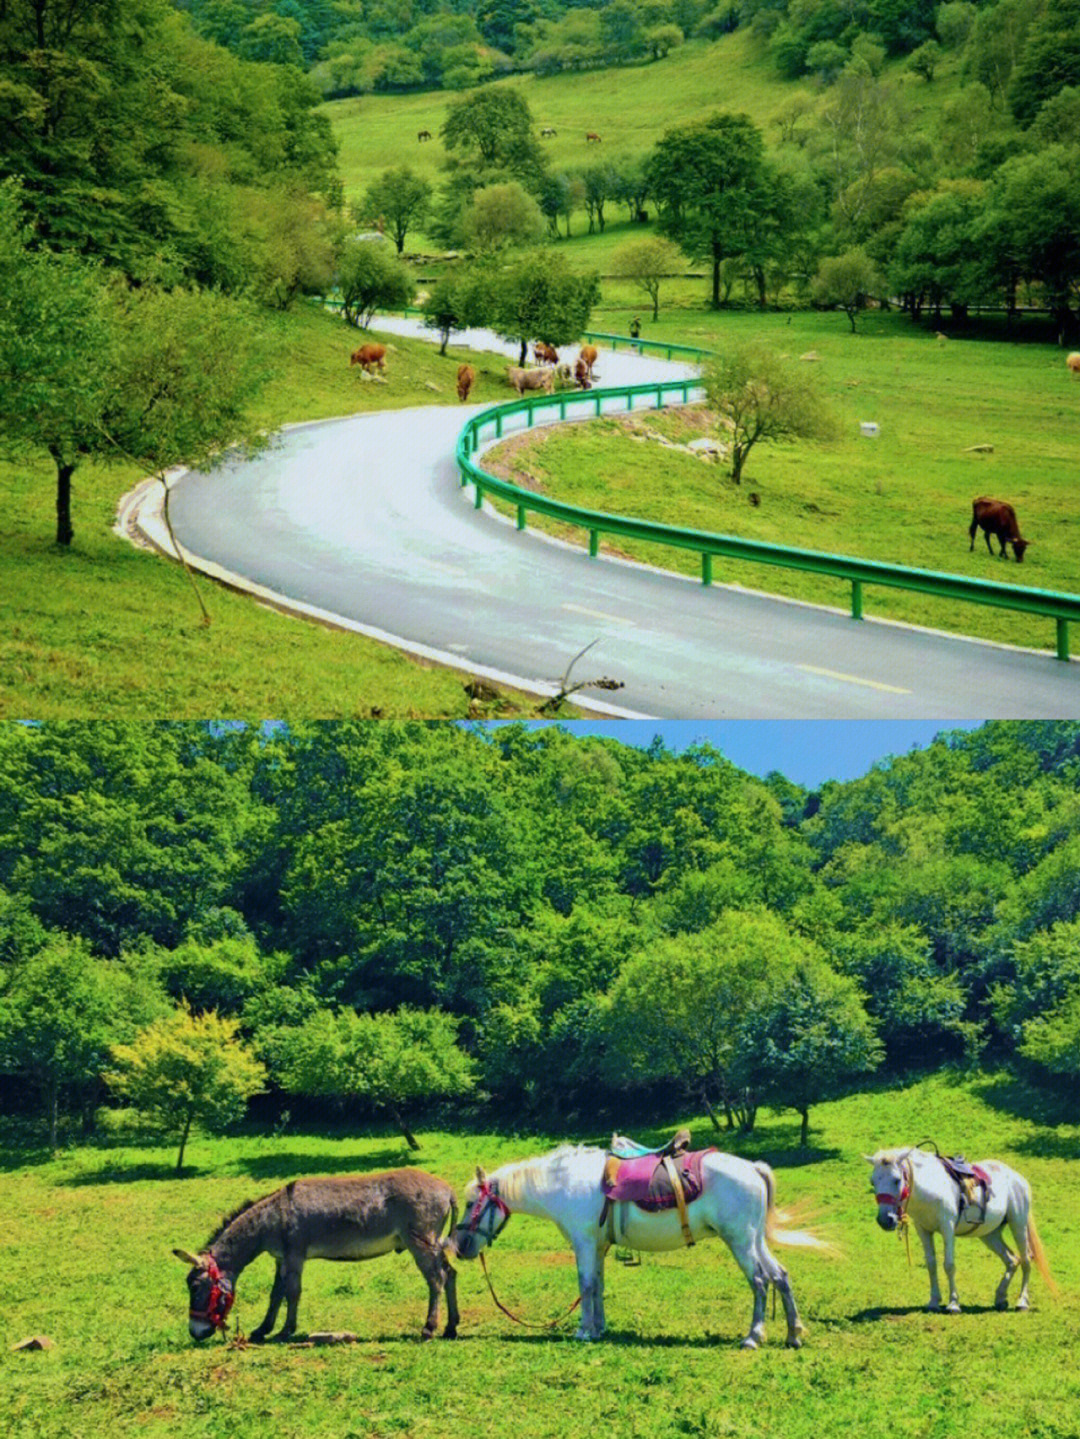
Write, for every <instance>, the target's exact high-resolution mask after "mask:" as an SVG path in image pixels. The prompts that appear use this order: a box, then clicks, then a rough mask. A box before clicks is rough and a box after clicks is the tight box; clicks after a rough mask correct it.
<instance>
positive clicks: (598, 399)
mask: <svg viewBox="0 0 1080 1439" xmlns="http://www.w3.org/2000/svg"><path fill="white" fill-rule="evenodd" d="M593 398H594V399H595V401H596V413H597V416H598V417H599V414H600V396H599V395H594V396H593Z"/></svg>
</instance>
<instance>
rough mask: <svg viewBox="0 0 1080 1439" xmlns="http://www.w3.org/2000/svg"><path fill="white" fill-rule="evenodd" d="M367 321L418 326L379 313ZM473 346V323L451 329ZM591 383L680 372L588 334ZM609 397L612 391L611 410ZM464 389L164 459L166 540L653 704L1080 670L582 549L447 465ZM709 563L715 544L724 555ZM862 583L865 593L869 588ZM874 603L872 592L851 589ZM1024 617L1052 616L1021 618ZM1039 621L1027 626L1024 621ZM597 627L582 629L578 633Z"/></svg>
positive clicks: (746, 706) (464, 645)
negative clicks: (227, 451)
mask: <svg viewBox="0 0 1080 1439" xmlns="http://www.w3.org/2000/svg"><path fill="white" fill-rule="evenodd" d="M378 328H379V329H380V330H383V331H395V332H399V333H413V334H415V333H418V332H419V331H418V326H417V325H416V323H415V322H409V321H393V320H385V321H381V322H379V326H378ZM462 338H463V339H464V340H465V342H471V343H473V344H474V345H475V346H476V347H477V348H480V349H485V350H493V349H505V348H506V347H505V346H502V345H501V344H500V342H498V341H497V340H495V338H494V337H493V336H491V335H486V334H477V335H466V336H465V337H457V336H455V346H460V345H461V343H462ZM597 369H598V371H599V372H600V376H601V378H600V383H601V384H609V385H610V384H622V383H628V382H631V383H632V382H636V381H645V380H650V379H658V378H664V379H668V378H673V377H678V376H681V375H684V374H689V373H693V372H692V371H691V370H689V369H688V368H687V367H686V366H682V365H677V364H669V363H666V362H663V361H659V360H656V359H653V358H649V357H642V356H638V355H635V354H630V353H626V354H624V353H622V352H619V353H617V354H611V353H601V356H600V361H599V363H598V366H597ZM624 404H625V402H622V405H620V408H622V406H623V405H624ZM473 412H474V410H473V407H468V406H452V407H446V406H429V407H425V408H421V409H418V410H393V411H387V412H383V413H375V414H366V415H361V416H355V417H353V418H350V419H345V420H334V421H328V422H325V423H321V424H316V425H309V426H304V427H301V428H299V429H294V430H291V431H288V432H287V433H286V434H285V435H284V436H283V438H282V439H281V440H280V442H278V443H276V444H275V445H274V446H273V447H272V448H271V449H270V450H268V451H267V452H266V453H264V454H263V455H261V456H259V457H258V458H256V459H255V460H253V461H248V462H241V463H234V464H229V465H226V466H224V467H222V468H220V469H217V470H214V471H212V472H211V473H209V474H199V473H191V474H188V475H185V476H184V477H182V478H181V479H180V480H179V481H178V482H177V483H176V486H175V488H174V490H173V495H172V501H171V511H172V518H173V523H174V526H175V529H176V531H177V534H178V535H179V537H180V540H181V542H182V543H183V544H184V546H185V548H186V549H188V550H189V551H190V552H191V554H192V555H194V556H197V557H199V559H201V560H206V561H210V562H213V564H214V565H215V566H217V567H219V569H220V570H223V571H225V572H227V573H228V574H229V575H231V576H234V577H236V576H242V577H245V578H246V579H248V580H251V581H254V582H255V583H256V584H257V585H259V586H261V587H263V588H264V589H266V590H269V591H271V592H273V593H274V594H276V595H279V596H281V597H284V598H287V599H288V600H290V601H292V602H294V603H296V604H298V605H299V606H300V607H302V608H303V607H310V608H311V609H312V610H313V611H314V612H316V613H319V614H322V615H331V616H337V617H340V618H341V619H342V620H344V621H345V622H347V623H348V624H349V625H350V626H351V627H352V628H355V629H358V630H360V631H362V632H365V633H369V634H374V635H377V636H378V637H379V638H383V639H387V640H389V641H391V642H392V643H395V644H397V645H399V646H400V647H402V648H404V649H407V650H411V651H413V652H416V653H420V654H424V655H427V656H429V657H432V658H435V659H440V660H443V661H445V662H446V663H449V664H453V665H455V666H456V667H458V668H460V669H462V670H465V671H466V672H472V673H476V674H480V675H483V676H486V677H490V678H494V679H496V680H498V679H501V680H503V681H505V682H513V683H516V684H518V685H520V686H522V687H524V688H526V689H536V688H540V689H541V690H547V689H549V687H550V686H551V685H553V684H557V683H558V682H559V680H560V678H561V677H562V676H563V674H564V672H565V671H566V670H567V667H568V665H570V663H571V661H573V660H574V657H575V656H576V655H577V654H578V653H579V651H581V650H583V649H584V648H585V647H586V646H588V645H592V648H591V649H589V651H588V653H587V654H586V655H584V656H583V657H582V658H581V659H579V660H578V661H577V662H576V663H575V664H574V667H573V670H572V672H571V680H572V681H577V680H584V679H596V678H599V677H601V676H603V677H606V678H610V679H613V680H617V681H621V682H622V685H623V688H621V689H619V690H617V691H610V692H609V691H605V690H587V689H586V690H583V691H580V692H578V693H577V694H576V695H575V696H574V698H575V702H579V703H581V704H583V705H592V704H596V705H597V707H598V708H600V709H601V710H605V711H606V712H608V713H624V714H628V715H630V714H633V715H645V716H650V717H656V718H697V717H700V718H703V719H704V718H718V717H724V718H746V719H750V718H807V719H814V718H853V719H854V718H884V717H905V716H910V717H918V718H928V719H942V720H949V719H962V718H997V717H1012V718H1061V717H1065V716H1075V715H1076V714H1077V713H1080V668H1078V666H1077V665H1076V664H1074V663H1070V664H1062V663H1059V662H1058V661H1056V660H1055V659H1054V658H1053V657H1052V656H1051V655H1050V654H1049V653H1047V654H1031V653H1028V652H1026V651H1022V650H1015V649H1008V648H1005V647H1002V646H996V645H990V644H984V643H979V642H976V641H972V640H965V639H961V638H957V637H955V636H947V635H942V634H938V633H936V632H932V631H927V630H919V629H913V628H910V627H907V626H903V625H896V624H888V623H884V622H876V621H873V620H863V621H854V620H852V619H850V618H849V617H848V616H847V615H846V614H842V613H837V612H834V611H831V610H828V609H824V608H821V607H818V606H811V605H803V604H796V603H792V602H788V601H784V600H778V599H774V598H771V597H767V596H764V595H758V594H754V593H751V592H747V591H745V590H741V589H738V588H733V587H728V586H725V585H722V584H719V583H717V584H714V585H713V586H712V588H709V589H706V588H705V587H704V586H702V585H701V584H700V583H698V582H697V581H695V580H691V579H687V578H684V577H680V576H677V575H672V574H669V573H666V572H663V571H659V570H651V569H648V568H646V567H644V566H641V565H636V564H631V563H628V562H626V561H620V560H613V559H608V558H604V557H603V556H601V558H599V559H595V560H593V559H590V558H589V557H588V555H587V553H585V552H584V551H583V550H580V549H577V548H574V547H571V546H568V545H564V544H561V543H559V542H557V541H554V540H551V539H548V538H545V537H544V536H542V535H539V534H537V533H535V532H532V531H526V532H524V533H518V532H517V531H516V530H515V528H514V527H513V525H512V524H510V523H508V522H506V521H504V520H502V519H500V518H499V517H498V516H496V515H495V514H494V513H493V512H492V511H490V510H489V509H487V508H485V509H484V510H481V511H477V510H476V509H475V508H474V506H473V491H472V490H471V489H462V488H461V486H460V483H459V481H458V476H457V472H456V469H455V466H454V463H453V451H454V444H455V442H456V439H457V435H458V433H459V432H460V429H461V427H462V425H463V423H464V422H465V419H466V418H467V416H468V415H469V414H470V413H473ZM722 563H723V562H722V561H720V560H717V561H716V562H715V567H716V573H717V575H718V576H719V575H720V574H721V573H722ZM871 596H872V592H871ZM870 602H871V603H872V598H871V599H870ZM1032 624H1033V626H1035V625H1039V626H1045V627H1047V628H1050V627H1051V624H1052V622H1051V621H1049V620H1039V619H1035V618H1033V619H1032ZM1040 633H1041V632H1040ZM594 642H595V643H594Z"/></svg>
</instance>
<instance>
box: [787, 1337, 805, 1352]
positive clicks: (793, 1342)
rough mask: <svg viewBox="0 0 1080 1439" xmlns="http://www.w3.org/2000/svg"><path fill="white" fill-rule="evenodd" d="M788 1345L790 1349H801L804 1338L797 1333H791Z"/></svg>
mask: <svg viewBox="0 0 1080 1439" xmlns="http://www.w3.org/2000/svg"><path fill="white" fill-rule="evenodd" d="M787 1347H788V1348H789V1349H801V1348H802V1340H801V1339H800V1338H799V1336H798V1335H797V1334H789V1335H788V1338H787Z"/></svg>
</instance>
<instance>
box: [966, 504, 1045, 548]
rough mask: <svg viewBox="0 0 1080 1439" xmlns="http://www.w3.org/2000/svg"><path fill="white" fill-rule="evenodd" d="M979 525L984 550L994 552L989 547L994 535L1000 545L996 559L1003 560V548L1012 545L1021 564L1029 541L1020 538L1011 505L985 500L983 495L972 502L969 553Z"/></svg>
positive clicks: (1018, 527)
mask: <svg viewBox="0 0 1080 1439" xmlns="http://www.w3.org/2000/svg"><path fill="white" fill-rule="evenodd" d="M980 525H981V526H982V530H983V535H984V537H985V539H986V548H987V549H988V550H989V551H990V553H991V554H993V553H994V551H993V549H991V546H990V536H991V535H995V536H996V537H997V540H998V543H999V544H1000V545H1001V551H1000V554H999V556H998V558H999V559H1005V558H1006V554H1005V546H1006V545H1012V547H1013V554H1014V555H1015V556H1016V560H1017V563H1018V564H1019V563H1020V562H1022V560H1023V558H1024V551H1025V550H1026V549H1027V547H1028V545H1029V544H1030V543H1031V541H1030V540H1025V539H1024V538H1022V536H1021V534H1020V526H1019V524H1018V523H1017V520H1016V511H1015V510H1014V509H1013V507H1012V505H1007V504H1006V503H1005V501H1004V500H991V499H987V497H986V496H985V495H983V496H982V497H981V498H980V499H977V500H972V502H971V525H970V526H969V528H968V534H969V535H970V536H971V544H970V545H968V552H969V553H970V552H971V551H972V550H973V549H974V548H975V533H976V531H977V530H978V528H979V526H980Z"/></svg>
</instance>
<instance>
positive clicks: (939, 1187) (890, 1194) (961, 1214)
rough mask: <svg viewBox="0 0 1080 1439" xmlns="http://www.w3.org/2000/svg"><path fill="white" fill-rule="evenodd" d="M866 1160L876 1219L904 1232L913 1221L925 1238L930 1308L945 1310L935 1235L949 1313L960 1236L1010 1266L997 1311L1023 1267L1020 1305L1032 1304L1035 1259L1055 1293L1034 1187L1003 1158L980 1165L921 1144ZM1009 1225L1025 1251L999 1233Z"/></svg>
mask: <svg viewBox="0 0 1080 1439" xmlns="http://www.w3.org/2000/svg"><path fill="white" fill-rule="evenodd" d="M863 1158H864V1159H865V1160H866V1162H867V1163H868V1164H870V1165H871V1166H872V1168H873V1173H872V1175H871V1179H870V1183H871V1187H872V1188H873V1191H874V1197H875V1198H876V1200H877V1205H878V1212H877V1222H878V1224H879V1225H880V1226H881V1228H882V1229H885V1230H890V1231H895V1230H898V1229H903V1227H904V1226H905V1225H906V1224H907V1223H908V1222H910V1223H911V1224H912V1225H914V1227H915V1232H916V1234H917V1235H918V1236H919V1238H920V1239H921V1241H922V1247H923V1253H924V1255H925V1256H926V1267H927V1269H928V1270H929V1271H930V1303H929V1305H928V1306H927V1307H928V1308H929V1309H930V1310H932V1311H933V1310H939V1309H940V1308H941V1290H940V1288H939V1287H938V1272H937V1251H936V1249H935V1246H934V1235H935V1234H940V1235H941V1241H942V1248H943V1250H944V1263H945V1276H946V1278H947V1279H948V1281H949V1302H948V1304H947V1305H946V1310H947V1312H948V1313H950V1314H959V1313H960V1298H959V1295H958V1294H957V1292H956V1257H955V1251H956V1240H957V1238H961V1239H965V1238H974V1239H981V1240H982V1241H983V1243H984V1244H985V1245H986V1246H987V1248H989V1249H992V1250H993V1251H994V1253H995V1254H996V1255H997V1256H998V1258H999V1259H1000V1260H1001V1262H1002V1263H1003V1264H1004V1265H1005V1273H1004V1275H1003V1276H1002V1279H1001V1283H1000V1284H999V1285H998V1287H997V1292H996V1293H995V1295H994V1303H995V1305H996V1307H997V1308H998V1309H1007V1308H1008V1307H1009V1297H1008V1295H1009V1283H1010V1281H1011V1279H1012V1277H1013V1275H1014V1274H1015V1273H1016V1270H1017V1268H1020V1269H1021V1270H1022V1272H1023V1281H1022V1283H1021V1286H1020V1297H1019V1298H1018V1300H1017V1301H1016V1307H1017V1309H1026V1308H1027V1307H1028V1280H1029V1278H1030V1276H1031V1265H1032V1261H1034V1262H1035V1264H1037V1265H1038V1267H1039V1272H1040V1273H1041V1274H1042V1276H1043V1278H1044V1279H1045V1280H1046V1283H1047V1286H1048V1287H1049V1289H1050V1291H1051V1292H1052V1293H1053V1292H1056V1288H1055V1285H1054V1281H1053V1279H1052V1277H1051V1275H1050V1270H1049V1266H1048V1265H1047V1262H1046V1256H1045V1255H1044V1253H1043V1247H1042V1244H1041V1243H1040V1241H1039V1233H1038V1230H1037V1229H1036V1228H1035V1220H1034V1218H1033V1217H1032V1213H1031V1186H1030V1185H1029V1184H1028V1182H1027V1180H1026V1179H1025V1178H1024V1177H1023V1175H1022V1174H1017V1172H1016V1170H1015V1169H1010V1168H1009V1166H1008V1165H1007V1164H1002V1163H1001V1161H1000V1160H998V1159H984V1160H982V1161H980V1163H978V1164H970V1165H969V1164H966V1163H965V1162H964V1161H962V1160H961V1161H959V1164H958V1162H957V1161H955V1160H949V1159H945V1158H943V1157H942V1156H941V1155H939V1154H930V1153H928V1152H927V1151H926V1150H924V1149H921V1148H919V1147H917V1146H911V1147H910V1148H907V1149H879V1150H878V1151H877V1153H876V1154H864V1155H863ZM1006 1225H1008V1227H1009V1229H1010V1230H1011V1231H1012V1236H1013V1239H1014V1240H1015V1241H1016V1246H1017V1249H1018V1250H1019V1256H1017V1255H1016V1254H1014V1253H1013V1252H1012V1250H1011V1249H1010V1248H1009V1246H1008V1245H1007V1244H1006V1243H1005V1241H1004V1239H1003V1238H1002V1237H1001V1231H1002V1230H1003V1229H1004V1228H1005V1226H1006Z"/></svg>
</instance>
